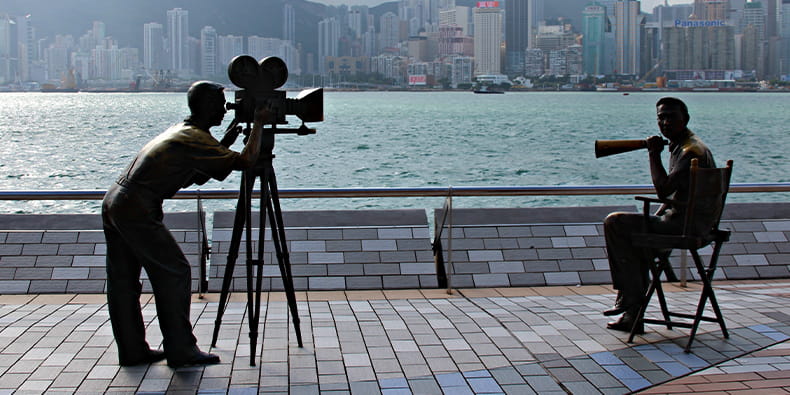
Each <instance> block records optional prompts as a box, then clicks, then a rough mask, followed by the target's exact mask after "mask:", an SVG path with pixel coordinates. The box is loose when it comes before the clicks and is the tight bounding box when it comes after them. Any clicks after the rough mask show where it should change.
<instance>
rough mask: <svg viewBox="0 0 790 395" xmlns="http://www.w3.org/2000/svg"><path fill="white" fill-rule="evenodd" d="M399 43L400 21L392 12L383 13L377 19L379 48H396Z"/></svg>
mask: <svg viewBox="0 0 790 395" xmlns="http://www.w3.org/2000/svg"><path fill="white" fill-rule="evenodd" d="M399 42H400V20H399V19H398V16H397V15H395V13H393V12H389V11H388V12H385V13H384V15H382V16H381V17H380V18H379V47H380V48H381V49H382V50H387V49H388V48H397V47H398V43H399Z"/></svg>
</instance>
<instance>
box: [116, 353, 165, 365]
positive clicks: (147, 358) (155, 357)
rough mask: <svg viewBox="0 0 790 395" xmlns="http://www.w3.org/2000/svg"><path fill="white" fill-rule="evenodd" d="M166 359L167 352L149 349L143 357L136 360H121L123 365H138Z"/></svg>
mask: <svg viewBox="0 0 790 395" xmlns="http://www.w3.org/2000/svg"><path fill="white" fill-rule="evenodd" d="M163 359H165V352H164V351H159V350H148V351H146V352H145V355H144V356H143V357H142V358H139V359H134V360H121V361H120V365H121V366H137V365H143V364H150V363H156V362H159V361H161V360H163Z"/></svg>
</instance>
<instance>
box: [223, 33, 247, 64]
mask: <svg viewBox="0 0 790 395" xmlns="http://www.w3.org/2000/svg"><path fill="white" fill-rule="evenodd" d="M243 53H244V37H242V36H234V35H227V36H219V37H217V62H218V63H219V67H220V69H222V68H224V67H227V66H228V65H229V64H230V61H231V60H232V59H233V58H234V57H236V56H238V55H241V54H243Z"/></svg>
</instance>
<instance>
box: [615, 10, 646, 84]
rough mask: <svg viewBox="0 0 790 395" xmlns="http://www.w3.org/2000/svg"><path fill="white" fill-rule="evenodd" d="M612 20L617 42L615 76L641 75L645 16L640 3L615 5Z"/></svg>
mask: <svg viewBox="0 0 790 395" xmlns="http://www.w3.org/2000/svg"><path fill="white" fill-rule="evenodd" d="M611 20H612V30H613V31H614V40H615V53H614V55H615V58H614V67H615V70H614V72H615V74H635V75H638V74H640V73H641V70H640V60H641V57H640V49H641V46H640V43H641V39H642V23H643V22H644V16H642V15H640V2H639V1H637V0H619V1H618V2H617V3H615V4H614V15H613V16H612V17H611Z"/></svg>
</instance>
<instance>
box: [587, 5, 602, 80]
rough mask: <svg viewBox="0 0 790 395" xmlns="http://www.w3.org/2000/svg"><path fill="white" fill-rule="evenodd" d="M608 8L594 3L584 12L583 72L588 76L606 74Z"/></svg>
mask: <svg viewBox="0 0 790 395" xmlns="http://www.w3.org/2000/svg"><path fill="white" fill-rule="evenodd" d="M605 32H606V7H604V6H603V5H601V4H600V3H596V2H592V3H590V4H588V5H587V7H585V8H584V11H583V12H582V35H583V37H584V38H583V42H582V43H583V45H582V52H583V57H582V59H583V62H584V66H583V70H584V72H585V73H587V74H593V75H600V74H604V73H605V71H604V65H605V64H606V62H605V61H606V52H605V48H606V38H605V36H604V33H605Z"/></svg>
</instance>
